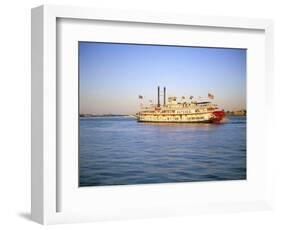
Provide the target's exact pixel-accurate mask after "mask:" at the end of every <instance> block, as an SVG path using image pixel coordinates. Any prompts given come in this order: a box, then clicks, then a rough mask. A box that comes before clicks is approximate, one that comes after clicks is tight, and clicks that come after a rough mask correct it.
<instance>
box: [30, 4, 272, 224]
mask: <svg viewBox="0 0 281 230" xmlns="http://www.w3.org/2000/svg"><path fill="white" fill-rule="evenodd" d="M81 19H83V20H84V21H85V20H88V21H91V20H92V21H102V22H106V23H109V24H110V23H113V27H114V25H115V24H114V22H122V23H130V26H132V25H134V23H138V24H145V25H153V26H155V27H157V26H159V27H160V26H161V27H169V28H173V27H181V29H184V28H185V27H194V28H195V27H198V28H200V29H201V30H204V29H206V30H208V29H209V28H211V29H219V30H229V31H231V30H241V31H243V33H247V31H248V32H249V31H258V32H260V33H261V34H262V38H261V39H260V40H259V41H258V42H257V43H256V46H259V44H263V45H262V46H264V47H260V48H259V49H260V51H261V54H262V57H260V59H259V60H254V59H253V61H252V65H253V66H254V65H255V64H257V63H258V64H260V65H259V67H256V68H257V70H255V69H254V68H253V69H251V68H250V71H252V70H253V71H252V73H250V74H254V73H255V74H256V76H257V79H256V84H253V83H254V82H255V79H253V78H251V79H250V80H248V81H247V83H248V86H247V89H248V91H249V95H250V97H249V98H250V100H248V103H249V106H250V107H251V108H252V111H257V110H258V108H257V107H255V105H254V100H253V99H251V98H254V97H255V96H257V97H258V98H261V100H262V107H263V108H264V109H263V112H262V113H261V114H260V115H259V117H257V115H255V113H252V115H251V113H250V114H249V117H248V121H249V123H250V127H253V126H254V120H255V119H256V118H263V119H264V121H265V122H264V126H263V127H261V130H262V133H261V134H260V135H259V134H255V133H254V130H252V131H251V129H250V130H249V132H248V134H247V135H248V136H250V137H251V139H252V141H251V142H250V143H249V144H250V149H251V151H252V152H253V153H254V152H256V153H259V154H257V156H256V157H257V161H256V162H254V160H251V161H250V162H247V168H248V166H250V169H251V170H252V169H253V171H249V172H250V179H249V180H248V181H247V182H246V183H245V181H236V182H222V183H219V184H216V185H214V184H212V183H209V182H208V183H198V182H197V184H196V185H195V184H193V183H190V184H189V185H188V187H187V185H186V183H183V184H181V185H171V184H162V185H155V186H154V185H152V186H150V185H149V186H147V185H138V186H129V187H128V186H123V187H122V188H120V187H118V186H117V188H116V189H115V188H112V187H111V188H99V189H98V191H97V190H95V191H94V190H87V191H84V192H83V196H84V197H87V199H88V200H85V199H84V200H81V198H79V197H76V198H77V199H76V198H74V197H73V196H71V194H72V195H73V194H74V193H75V194H76V192H77V189H78V188H76V187H75V183H73V184H71V185H70V187H67V186H66V187H64V185H63V184H64V183H63V180H64V177H63V176H60V175H59V174H61V173H62V174H64V172H61V169H60V167H61V165H60V164H62V162H61V161H63V164H64V168H68V165H69V166H71V165H73V164H72V163H73V159H74V158H72V157H69V159H65V158H61V156H58V155H57V152H58V151H59V147H58V146H59V141H60V139H59V138H58V136H59V135H58V130H59V129H58V127H59V123H58V122H59V121H60V120H59V119H58V111H59V110H60V109H62V108H63V107H62V108H60V107H59V105H60V104H59V103H58V95H59V94H60V88H59V87H58V79H57V77H56V76H57V75H58V66H57V65H58V63H59V62H58V58H57V55H58V49H59V47H58V29H59V28H60V27H59V26H58V25H59V24H58V23H60V22H61V20H70V21H72V22H73V21H75V20H81ZM76 26H77V25H76ZM78 27H81V26H80V25H79V23H78ZM81 28H82V27H81ZM82 29H83V28H82ZM85 36H88V35H87V34H86V35H85ZM213 36H214V37H213V38H214V39H216V38H217V37H216V35H215V34H214V35H213ZM31 38H32V170H31V176H32V178H31V179H32V183H31V185H32V187H31V192H32V194H31V198H32V203H31V213H32V219H33V220H34V221H36V222H39V223H41V224H56V223H70V222H81V221H95V220H106V219H122V218H140V217H151V216H170V215H183V214H189V213H191V214H195V213H206V212H217V211H218V212H225V211H240V210H241V211H243V210H261V209H262V210H264V209H269V208H271V207H272V201H271V199H272V179H271V178H272V174H271V167H270V166H271V163H270V160H271V157H270V155H271V152H270V147H269V146H268V145H267V141H266V139H267V138H270V135H269V134H270V130H271V129H272V126H271V124H270V117H269V116H268V115H269V114H268V113H267V112H266V111H270V109H271V108H272V107H273V103H274V98H273V94H272V90H271V89H272V85H273V64H272V63H273V22H272V21H271V20H266V19H248V18H231V17H213V16H212V17H210V16H204V17H203V16H188V15H173V14H162V13H161V14H160V13H148V12H146V13H145V12H133V11H113V10H99V9H91V8H79V7H66V6H52V5H44V6H40V7H37V8H34V9H32V36H31ZM100 39H101V40H103V39H105V38H103V37H101V38H100ZM118 39H120V40H119V42H122V39H124V38H118ZM236 39H237V40H238V38H236ZM233 40H235V38H233ZM218 41H219V40H218ZM147 42H149V41H148V40H147ZM154 42H157V38H156V40H154ZM158 42H159V43H164V42H166V41H163V40H162V41H160V40H159V41H158ZM167 42H168V41H167ZM181 42H182V41H181ZM202 42H203V44H204V41H202ZM253 43H254V42H253ZM213 44H214V45H215V43H213ZM229 44H230V45H231V44H232V43H229ZM235 44H236V43H235ZM245 44H246V43H245ZM247 44H248V43H247ZM237 46H240V45H239V43H237ZM241 46H242V47H244V46H243V42H242V41H241ZM245 48H247V47H245ZM254 49H255V48H254V47H252V50H254ZM70 54H71V52H70ZM72 58H73V57H72ZM75 58H77V57H75ZM258 68H260V69H258ZM263 71H264V72H263ZM263 83H265V84H263ZM62 84H65V82H62ZM65 85H66V84H65ZM69 85H72V86H73V87H77V85H75V83H73V82H72V83H70V84H69ZM66 86H67V87H68V84H67V85H66ZM69 87H70V86H69ZM69 91H71V89H70V90H69ZM259 94H260V95H259ZM72 96H73V95H72ZM74 96H75V94H74ZM70 105H71V103H70ZM73 106H75V105H73ZM263 139H264V140H265V141H264V142H263V143H262V141H260V140H263ZM254 140H256V142H257V143H258V144H257V146H256V147H255V146H253V144H251V143H253V142H254ZM252 156H253V157H254V154H252ZM258 156H260V157H258ZM250 159H254V158H250ZM74 163H75V162H74ZM69 168H70V169H71V167H69ZM72 169H73V168H72ZM76 172H77V171H75V172H73V173H76ZM254 173H255V174H256V175H257V176H259V177H260V178H261V179H260V180H258V181H255V179H257V176H253V177H251V175H252V174H254ZM70 177H71V176H70ZM74 177H75V175H74ZM247 179H248V178H247ZM72 180H75V178H73V179H72ZM253 180H254V181H255V183H254V182H253V183H252V182H251V181H253ZM70 181H71V179H70ZM247 183H248V184H247ZM251 183H252V184H251ZM68 188H70V189H71V188H73V191H71V192H69V193H68V191H67V189H68ZM61 189H62V190H63V191H64V192H61ZM206 189H207V190H208V189H209V191H210V194H212V193H213V194H214V196H213V198H206V197H205V198H204V199H203V196H202V197H200V194H201V195H202V194H203V193H200V191H203V190H204V191H206ZM257 189H258V191H256V192H253V191H255V190H257ZM163 190H165V191H166V192H165V193H163ZM233 190H234V191H235V190H236V191H237V193H239V194H240V195H238V196H237V197H234V198H233V197H232V198H229V197H227V196H221V195H220V192H230V193H231V192H232V191H233ZM113 193H114V194H117V197H118V196H119V197H118V198H117V199H123V200H122V203H123V204H124V203H125V204H124V206H123V205H122V203H120V202H119V203H118V202H116V203H114V201H113V200H112V195H113ZM188 193H190V194H189V195H194V196H197V198H196V197H195V198H196V199H194V200H195V201H194V202H191V199H186V201H184V200H183V198H184V196H185V195H186V194H188ZM243 193H244V194H245V196H244V197H243ZM253 193H255V194H253ZM105 194H106V195H105ZM141 194H145V196H146V199H147V201H146V202H148V201H149V203H146V202H145V201H144V200H143V199H142V198H140V199H139V200H140V201H141V202H135V203H134V200H135V197H136V196H137V197H140V196H141ZM196 194H197V195H196ZM215 194H216V195H215ZM246 194H248V195H246ZM251 194H253V195H252V198H250V196H251ZM91 196H92V197H96V198H98V200H97V199H96V200H95V199H94V198H93V199H92V198H91ZM65 197H66V198H65ZM110 197H111V198H110ZM156 197H159V199H158V198H156ZM172 197H178V198H177V200H176V199H175V198H172ZM64 198H65V199H64ZM79 199H80V200H79ZM91 199H92V201H91ZM107 199H108V200H110V201H111V203H110V202H106V200H107ZM126 199H128V200H127V201H126ZM180 199H182V203H181V202H180ZM200 199H201V200H202V202H199V200H200ZM61 200H63V201H64V202H67V204H66V205H64V206H65V207H67V208H63V209H61V207H60V206H61ZM154 200H156V201H155V203H153V202H154ZM164 200H165V201H166V204H165V205H160V203H163V201H164ZM169 201H170V202H169ZM87 202H89V204H91V205H89V206H90V207H89V206H88V207H87ZM141 203H142V204H141ZM80 204H81V205H80ZM93 204H96V205H93ZM148 204H152V206H149V205H148ZM92 205H93V206H92ZM78 206H79V207H78ZM94 206H95V207H94ZM110 210H111V211H110Z"/></svg>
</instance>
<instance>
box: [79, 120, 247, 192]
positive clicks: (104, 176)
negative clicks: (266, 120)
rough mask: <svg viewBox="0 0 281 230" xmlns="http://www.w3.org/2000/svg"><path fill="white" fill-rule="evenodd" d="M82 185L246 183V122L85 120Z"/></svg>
mask: <svg viewBox="0 0 281 230" xmlns="http://www.w3.org/2000/svg"><path fill="white" fill-rule="evenodd" d="M79 157H80V159H79V164H80V165H79V167H80V169H79V173H80V186H98V185H123V184H147V183H167V182H188V181H213V180H238V179H246V118H245V117H229V118H228V120H227V121H226V122H225V123H223V124H181V123H170V124H163V123H138V122H136V120H134V119H132V118H127V117H100V118H81V119H80V156H79Z"/></svg>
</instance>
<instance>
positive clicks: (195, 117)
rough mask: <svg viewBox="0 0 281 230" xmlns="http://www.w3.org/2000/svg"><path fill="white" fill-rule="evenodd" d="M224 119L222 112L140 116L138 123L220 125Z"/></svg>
mask: <svg viewBox="0 0 281 230" xmlns="http://www.w3.org/2000/svg"><path fill="white" fill-rule="evenodd" d="M224 117H225V112H224V111H214V112H212V113H202V114H188V115H185V114H181V115H178V114H176V115H168V116H163V115H160V114H145V115H142V114H140V115H139V116H138V117H137V118H138V119H137V120H138V122H150V123H220V122H221V121H222V120H223V119H224Z"/></svg>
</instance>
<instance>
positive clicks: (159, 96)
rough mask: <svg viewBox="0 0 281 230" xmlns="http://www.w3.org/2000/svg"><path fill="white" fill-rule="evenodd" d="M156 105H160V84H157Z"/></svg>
mask: <svg viewBox="0 0 281 230" xmlns="http://www.w3.org/2000/svg"><path fill="white" fill-rule="evenodd" d="M157 106H158V107H160V86H158V103H157Z"/></svg>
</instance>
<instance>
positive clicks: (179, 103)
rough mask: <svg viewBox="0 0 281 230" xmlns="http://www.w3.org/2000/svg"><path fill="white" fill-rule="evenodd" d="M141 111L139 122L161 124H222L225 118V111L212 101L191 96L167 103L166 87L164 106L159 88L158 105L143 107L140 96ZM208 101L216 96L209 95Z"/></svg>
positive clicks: (171, 99) (172, 98) (173, 99)
mask: <svg viewBox="0 0 281 230" xmlns="http://www.w3.org/2000/svg"><path fill="white" fill-rule="evenodd" d="M139 99H140V107H141V109H140V111H139V112H138V113H137V114H136V117H137V120H138V121H139V122H161V123H220V122H221V121H222V120H223V119H224V117H225V112H224V110H222V109H220V108H219V107H218V106H217V105H216V104H214V103H212V102H211V101H210V100H204V101H197V100H194V99H193V96H190V98H189V100H188V101H187V100H186V98H185V97H181V99H180V100H178V98H177V97H169V98H168V102H167V103H166V87H164V94H163V104H162V105H161V104H160V87H159V86H158V103H157V104H150V105H149V106H143V103H142V100H143V96H141V95H140V96H139ZM208 99H211V100H212V99H214V95H212V94H210V93H209V94H208Z"/></svg>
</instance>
